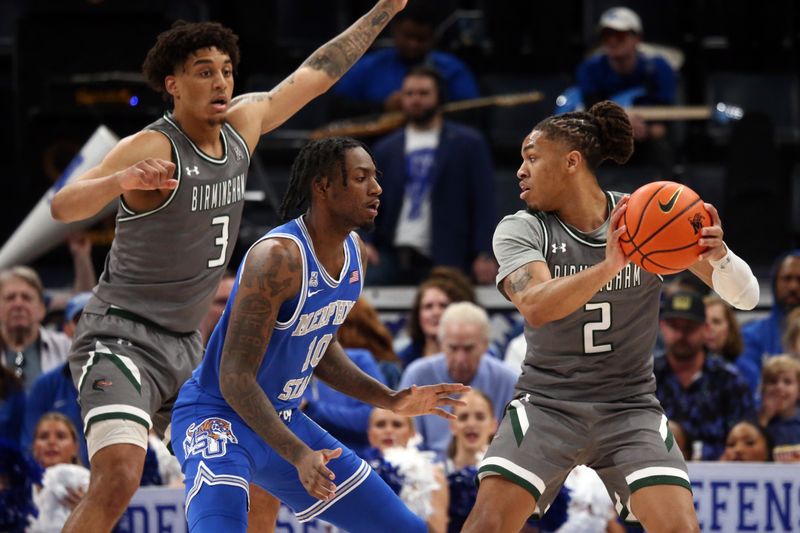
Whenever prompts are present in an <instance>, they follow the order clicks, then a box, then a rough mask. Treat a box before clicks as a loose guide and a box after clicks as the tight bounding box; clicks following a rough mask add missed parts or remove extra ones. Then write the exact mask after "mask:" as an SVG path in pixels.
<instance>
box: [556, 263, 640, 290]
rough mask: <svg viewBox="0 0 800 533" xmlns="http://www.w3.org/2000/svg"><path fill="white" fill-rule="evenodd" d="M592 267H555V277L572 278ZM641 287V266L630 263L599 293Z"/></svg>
mask: <svg viewBox="0 0 800 533" xmlns="http://www.w3.org/2000/svg"><path fill="white" fill-rule="evenodd" d="M591 266H593V265H569V264H561V265H553V277H554V278H563V277H566V276H572V275H574V274H577V273H578V272H580V271H582V270H586V269H587V268H589V267H591ZM641 285H642V269H641V267H639V265H634V264H633V263H628V264H627V266H626V267H625V268H623V269H622V270H620V271H619V272H617V275H616V276H614V277H613V278H611V280H610V281H609V282H608V283H606V284H605V285H603V287H602V288H601V289H600V290H599V291H598V292H603V291H621V290H624V289H630V288H631V287H639V286H641Z"/></svg>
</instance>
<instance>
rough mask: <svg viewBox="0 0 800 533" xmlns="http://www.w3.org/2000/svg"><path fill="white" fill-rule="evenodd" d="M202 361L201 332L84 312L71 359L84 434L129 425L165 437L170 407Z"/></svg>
mask: <svg viewBox="0 0 800 533" xmlns="http://www.w3.org/2000/svg"><path fill="white" fill-rule="evenodd" d="M202 357H203V343H202V340H201V338H200V334H199V333H197V332H194V333H191V334H186V335H180V334H174V333H168V332H166V330H162V329H160V328H158V327H157V326H155V325H153V324H152V323H151V324H150V325H146V324H144V323H141V322H136V321H133V320H131V319H129V318H123V317H120V316H116V315H112V314H105V315H101V314H95V313H90V312H84V313H83V315H81V319H80V322H79V323H78V327H77V329H76V331H75V338H74V340H73V343H72V353H71V354H70V357H69V364H70V370H71V372H72V379H73V381H74V382H75V386H76V387H77V389H78V402H79V403H80V406H81V416H82V418H83V423H84V432H85V433H87V434H88V432H89V428H90V427H91V425H92V424H93V423H94V422H99V421H101V420H109V419H127V420H132V421H135V422H138V423H140V424H142V425H144V426H145V427H146V428H147V429H148V430H149V429H151V428H155V430H156V432H157V433H158V434H159V435H162V434H163V432H164V430H165V429H166V427H167V425H168V424H169V421H170V416H171V412H172V404H173V403H174V402H175V399H176V397H177V395H178V391H179V390H180V388H181V386H182V385H183V384H184V382H185V381H186V380H187V379H189V377H190V376H191V374H192V370H194V369H195V367H197V365H199V364H200V361H201V360H202Z"/></svg>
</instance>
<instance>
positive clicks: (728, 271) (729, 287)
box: [709, 248, 759, 310]
mask: <svg viewBox="0 0 800 533" xmlns="http://www.w3.org/2000/svg"><path fill="white" fill-rule="evenodd" d="M709 263H711V266H712V267H713V268H714V270H713V272H712V274H711V284H712V285H714V290H715V291H717V294H719V296H720V298H722V299H723V300H725V301H726V302H728V303H729V304H731V305H732V306H734V307H735V308H736V309H744V310H749V309H753V308H754V307H755V306H756V305H757V304H758V297H759V288H758V280H757V279H756V277H755V276H754V275H753V271H752V270H750V266H748V264H747V263H745V262H744V261H743V260H742V259H741V258H740V257H739V256H737V255H736V254H735V253H733V250H731V249H730V248H728V253H727V254H725V257H723V258H722V259H720V260H718V261H712V260H709Z"/></svg>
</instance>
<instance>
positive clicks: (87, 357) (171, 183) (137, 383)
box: [51, 0, 406, 533]
mask: <svg viewBox="0 0 800 533" xmlns="http://www.w3.org/2000/svg"><path fill="white" fill-rule="evenodd" d="M405 3H406V0H380V1H379V2H377V4H376V5H375V7H374V8H373V9H372V10H370V11H369V12H368V13H367V14H366V15H364V16H363V17H361V18H360V19H359V20H358V21H357V22H355V23H354V24H353V25H352V26H351V27H350V28H348V29H347V30H345V31H344V32H343V33H342V34H340V35H339V36H337V37H335V38H333V39H332V40H331V41H329V42H328V43H326V44H325V45H323V46H322V47H320V48H319V49H318V50H317V51H315V52H314V53H313V54H312V55H311V56H310V57H309V58H308V59H307V60H306V61H305V62H304V63H303V64H302V65H300V67H299V68H298V69H297V70H296V71H295V72H294V73H292V74H291V75H290V76H289V77H287V78H286V79H285V80H283V81H282V82H281V83H280V84H278V85H277V86H276V87H275V88H274V89H272V90H271V91H269V92H266V93H251V94H244V95H240V96H238V97H236V98H232V96H233V75H234V72H235V70H236V67H237V65H238V63H239V49H238V45H237V40H238V38H237V37H236V35H234V34H233V32H232V31H231V30H229V29H227V28H225V27H223V26H221V25H220V24H217V23H210V22H204V23H186V22H183V21H180V22H177V23H175V24H174V25H173V27H172V29H170V30H168V31H166V32H164V33H162V34H161V35H160V36H159V37H158V40H157V42H156V44H155V45H154V46H153V48H152V49H151V50H150V51H149V53H148V55H147V58H146V60H145V63H144V66H143V70H144V74H145V76H146V77H147V78H148V80H149V82H150V84H151V86H152V87H153V88H154V89H156V90H157V91H158V92H160V93H162V94H163V95H164V97H165V99H166V100H167V101H168V102H169V103H170V104H171V105H172V111H171V112H170V113H167V114H166V115H165V116H164V117H163V118H162V119H160V120H158V121H156V122H154V123H153V124H151V125H150V126H148V127H147V128H145V129H144V130H142V131H140V132H138V133H136V134H134V135H132V136H130V137H127V138H125V139H123V140H122V141H120V143H119V144H118V145H117V146H116V147H115V148H114V149H112V150H111V152H109V154H108V155H107V156H106V157H105V159H104V160H103V161H102V162H101V163H100V164H99V165H98V166H96V167H94V168H92V169H91V170H89V171H88V172H86V173H85V174H84V175H82V176H79V177H78V178H77V179H76V180H75V181H73V182H72V183H70V184H68V185H66V186H65V187H64V188H63V189H61V190H60V191H59V192H58V194H57V195H56V196H55V197H54V198H53V201H52V204H51V211H52V215H53V217H54V218H56V219H57V220H61V221H64V222H72V221H75V220H82V219H85V218H89V217H91V216H93V215H94V214H96V213H97V212H99V211H100V210H101V209H102V208H103V207H105V206H106V205H107V204H108V203H109V202H111V201H114V200H117V199H119V208H118V212H117V228H116V238H115V240H114V243H113V245H112V248H111V252H110V253H109V256H108V258H107V260H106V268H105V271H104V272H103V275H102V277H101V280H100V283H99V285H98V286H97V287H96V288H95V289H94V296H93V298H92V299H91V301H90V302H89V303H88V304H87V306H86V308H85V310H84V313H83V315H82V319H81V322H80V325H79V326H78V331H77V332H76V337H75V340H74V343H73V348H72V355H71V357H70V366H71V369H72V374H73V378H74V379H75V382H76V385H77V386H78V390H79V401H80V404H81V411H82V416H83V417H84V431H85V432H86V436H87V444H88V448H89V456H90V460H91V481H90V485H89V490H88V492H87V495H86V497H85V498H84V499H83V500H82V501H81V503H80V504H79V505H78V507H77V508H76V509H75V511H74V512H73V513H72V515H71V516H70V519H69V520H68V521H67V524H66V525H65V528H64V531H68V532H75V531H81V533H83V532H85V531H92V532H94V531H110V530H111V528H112V527H113V525H114V523H115V522H116V521H117V520H118V519H119V517H120V516H121V515H122V513H123V512H124V510H125V508H126V507H127V505H128V502H129V501H130V498H131V497H132V496H133V493H134V492H135V491H136V489H137V488H138V486H139V479H140V478H141V474H142V468H143V464H144V458H145V451H146V449H147V435H148V430H149V429H151V428H155V430H156V431H157V432H163V431H164V429H165V425H166V423H167V422H168V421H169V415H170V413H169V410H170V408H171V405H172V402H173V400H174V398H175V397H176V395H177V393H178V390H179V388H180V387H181V385H182V384H183V383H184V381H186V379H188V377H189V376H190V374H191V371H192V370H193V369H194V367H196V366H197V365H198V364H199V362H200V359H201V357H202V353H203V345H202V342H201V340H200V335H199V333H197V331H196V330H197V327H198V325H199V324H200V322H201V320H202V318H203V316H204V315H205V313H206V311H207V310H208V307H209V305H210V302H211V299H212V298H213V295H214V291H215V290H216V287H217V284H218V283H219V280H220V278H221V276H222V274H223V273H224V272H225V268H226V266H227V264H228V261H229V260H230V257H231V254H232V252H233V247H234V243H235V240H236V237H237V235H238V230H239V222H240V221H241V215H242V208H243V204H244V190H245V183H246V179H247V167H248V164H249V159H250V155H251V154H252V152H253V151H254V150H255V148H256V145H257V144H258V140H259V137H260V136H261V135H263V134H265V133H267V132H269V131H271V130H273V129H275V128H276V127H278V126H280V125H281V124H282V123H283V122H285V121H286V120H287V119H288V118H289V117H291V116H292V115H294V114H295V113H296V112H297V111H298V110H300V109H301V108H302V107H303V106H304V105H305V104H306V103H308V102H309V101H310V100H312V99H313V98H315V97H317V96H319V95H320V94H322V93H323V92H325V91H327V90H328V89H329V88H330V87H331V86H332V85H333V84H334V83H335V82H336V81H337V80H338V79H339V78H340V77H341V76H342V75H343V74H344V73H345V72H346V71H347V70H348V69H349V68H350V67H351V66H352V65H353V63H354V62H355V61H356V60H357V59H358V58H359V57H360V56H361V55H362V54H363V53H364V51H366V49H367V48H368V47H369V46H370V44H371V43H372V41H373V40H374V39H375V37H376V36H377V35H378V34H379V33H380V31H381V30H382V29H383V28H384V27H385V26H386V24H387V23H388V22H389V20H390V19H391V18H392V17H393V16H394V14H395V13H397V12H398V11H399V10H401V9H402V8H403V7H404V6H405Z"/></svg>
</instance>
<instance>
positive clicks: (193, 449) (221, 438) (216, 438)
mask: <svg viewBox="0 0 800 533" xmlns="http://www.w3.org/2000/svg"><path fill="white" fill-rule="evenodd" d="M228 442H231V443H233V444H236V443H238V442H239V441H238V440H237V439H236V435H234V434H233V429H232V428H231V423H230V422H228V421H227V420H224V419H222V418H206V419H205V420H203V421H202V422H201V423H200V424H192V425H190V426H189V428H188V429H187V430H186V438H185V439H184V440H183V452H184V453H185V454H186V456H187V457H188V456H190V455H195V454H198V453H199V454H202V455H203V457H205V458H206V459H210V458H212V457H222V456H223V455H225V452H226V451H227V449H226V446H227V444H228Z"/></svg>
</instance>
